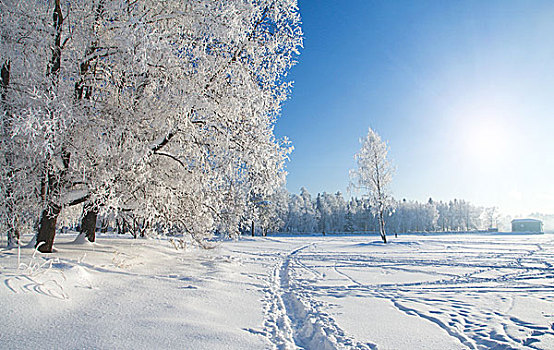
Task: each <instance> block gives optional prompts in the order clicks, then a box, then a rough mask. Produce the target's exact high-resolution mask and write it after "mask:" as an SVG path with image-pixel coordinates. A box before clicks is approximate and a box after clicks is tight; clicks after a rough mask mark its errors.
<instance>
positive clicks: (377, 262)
mask: <svg viewBox="0 0 554 350" xmlns="http://www.w3.org/2000/svg"><path fill="white" fill-rule="evenodd" d="M57 249H58V253H55V254H52V255H37V256H35V257H32V250H22V253H21V254H22V256H21V263H22V265H21V266H20V268H19V269H18V268H17V251H16V250H0V307H1V308H2V310H4V311H3V312H2V313H0V324H2V325H4V326H3V327H2V330H1V331H0V347H6V344H10V346H9V347H10V348H15V349H17V348H30V347H58V348H87V347H88V348H90V347H96V348H138V349H149V348H159V347H163V348H168V349H169V348H195V349H270V348H273V349H420V348H425V349H490V348H495V349H554V235H533V236H517V235H514V236H511V235H460V236H455V235H450V236H403V237H399V238H398V239H392V240H391V243H389V244H386V245H385V244H382V243H380V242H378V241H377V240H376V238H375V237H363V236H353V237H338V236H336V237H329V236H328V237H266V238H261V237H256V238H245V239H242V240H240V241H237V242H225V243H224V244H222V245H221V246H220V247H219V248H217V249H216V250H213V251H202V250H189V251H185V252H183V251H176V250H175V249H173V248H171V245H169V244H168V242H164V241H141V240H138V241H133V240H128V239H115V238H104V239H102V238H101V239H99V243H98V244H95V245H74V244H68V243H60V244H58V245H57ZM29 334H32V335H34V336H29Z"/></svg>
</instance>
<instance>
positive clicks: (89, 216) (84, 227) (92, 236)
mask: <svg viewBox="0 0 554 350" xmlns="http://www.w3.org/2000/svg"><path fill="white" fill-rule="evenodd" d="M97 218H98V209H97V208H95V207H94V206H93V205H92V204H90V203H87V204H85V205H84V206H83V217H82V219H81V233H84V234H85V236H86V237H87V239H88V240H89V242H94V241H95V240H96V219H97Z"/></svg>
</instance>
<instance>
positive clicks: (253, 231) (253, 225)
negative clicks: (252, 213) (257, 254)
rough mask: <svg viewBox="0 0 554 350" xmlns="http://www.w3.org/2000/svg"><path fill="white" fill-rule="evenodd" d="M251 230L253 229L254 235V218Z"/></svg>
mask: <svg viewBox="0 0 554 350" xmlns="http://www.w3.org/2000/svg"><path fill="white" fill-rule="evenodd" d="M251 231H252V237H254V220H252V227H251Z"/></svg>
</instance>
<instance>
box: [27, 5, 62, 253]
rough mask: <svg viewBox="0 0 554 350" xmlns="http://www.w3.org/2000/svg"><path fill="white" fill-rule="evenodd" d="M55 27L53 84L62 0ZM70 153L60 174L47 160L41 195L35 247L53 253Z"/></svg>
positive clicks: (50, 74) (58, 62)
mask: <svg viewBox="0 0 554 350" xmlns="http://www.w3.org/2000/svg"><path fill="white" fill-rule="evenodd" d="M52 19H53V27H54V29H55V31H56V32H55V35H54V45H52V57H51V59H50V62H49V63H48V70H47V72H46V75H47V76H48V77H49V78H50V79H51V83H52V86H56V85H57V84H58V78H59V72H60V68H61V52H62V43H61V36H62V24H63V20H64V18H63V14H62V9H61V5H60V0H55V3H54V12H53V16H52ZM69 156H70V155H69V153H67V152H65V151H64V150H62V154H61V157H62V162H63V166H64V168H63V170H61V171H59V173H58V174H54V173H53V170H54V169H52V165H51V164H49V161H47V162H46V169H45V170H46V174H45V175H46V176H45V177H46V179H45V180H43V183H42V184H41V195H42V197H43V200H46V201H47V203H48V204H47V206H46V208H45V209H44V210H43V211H42V215H41V217H40V221H39V228H38V232H37V242H36V245H35V248H38V250H39V251H41V252H43V253H51V252H52V245H53V244H54V236H55V235H56V222H57V221H58V215H59V214H60V211H61V209H62V207H61V205H59V204H57V203H55V202H54V200H55V198H56V197H57V196H58V195H59V193H60V190H61V187H62V186H63V182H64V179H65V175H66V173H67V169H68V167H69Z"/></svg>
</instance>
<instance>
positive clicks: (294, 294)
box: [265, 244, 376, 350]
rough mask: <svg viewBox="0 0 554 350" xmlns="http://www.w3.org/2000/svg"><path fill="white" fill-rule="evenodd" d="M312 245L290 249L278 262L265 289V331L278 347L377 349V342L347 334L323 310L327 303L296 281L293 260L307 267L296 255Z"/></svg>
mask: <svg viewBox="0 0 554 350" xmlns="http://www.w3.org/2000/svg"><path fill="white" fill-rule="evenodd" d="M312 245H313V244H311V245H310V244H307V245H303V246H301V247H299V248H296V249H294V250H292V251H290V252H288V253H287V254H285V255H284V256H281V257H280V258H279V259H278V262H277V263H276V264H275V266H274V269H273V273H272V279H271V283H270V287H269V288H268V290H267V291H266V307H265V315H266V322H265V329H266V334H268V335H269V338H270V340H271V341H272V342H273V344H275V346H276V348H278V349H297V348H301V349H321V350H330V349H364V350H365V349H375V348H376V346H375V345H374V344H371V343H368V344H363V343H360V342H357V341H355V340H354V339H353V338H352V337H350V336H348V335H347V334H345V332H344V331H343V330H342V329H341V328H340V327H339V326H338V325H337V324H336V323H335V321H334V320H333V318H332V317H331V316H330V315H329V314H327V313H325V312H324V311H323V310H324V309H325V308H326V305H324V304H323V303H322V302H317V301H315V300H313V299H312V298H310V296H309V293H306V292H304V291H302V288H301V287H300V286H299V285H298V284H297V283H296V282H295V281H294V278H293V277H292V276H291V264H298V266H299V267H301V268H302V267H303V268H306V267H305V266H303V265H302V264H301V263H297V261H298V260H296V259H295V256H296V255H297V254H298V253H299V252H301V251H303V250H305V249H306V248H308V247H310V246H312ZM312 272H313V271H312ZM314 274H315V276H316V277H317V276H318V275H317V273H314Z"/></svg>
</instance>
